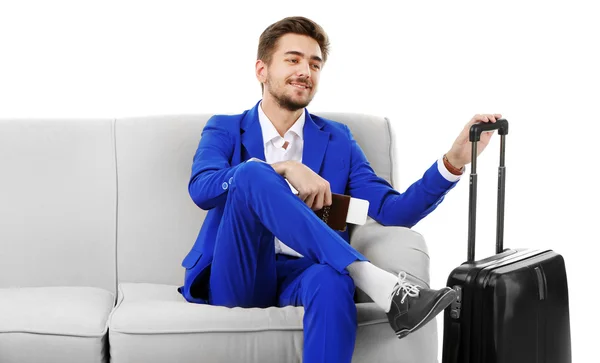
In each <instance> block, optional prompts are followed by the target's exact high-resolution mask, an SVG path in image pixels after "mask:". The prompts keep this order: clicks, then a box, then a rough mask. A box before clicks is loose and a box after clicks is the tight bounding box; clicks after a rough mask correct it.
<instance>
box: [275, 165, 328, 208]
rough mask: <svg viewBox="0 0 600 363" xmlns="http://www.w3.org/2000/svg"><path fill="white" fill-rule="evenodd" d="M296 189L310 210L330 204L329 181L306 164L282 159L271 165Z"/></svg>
mask: <svg viewBox="0 0 600 363" xmlns="http://www.w3.org/2000/svg"><path fill="white" fill-rule="evenodd" d="M272 166H273V169H275V171H277V173H278V174H280V175H282V176H283V177H284V178H286V179H287V180H288V181H289V182H290V184H292V186H293V187H294V188H295V189H296V190H297V191H298V197H300V199H301V200H302V201H303V202H304V203H306V205H307V206H309V207H310V208H311V209H312V210H315V211H316V210H319V209H321V208H323V207H324V206H329V205H331V189H330V187H329V182H328V181H327V180H325V179H323V178H321V176H320V175H319V174H317V173H315V172H314V171H312V170H311V169H310V168H309V167H308V166H306V165H304V164H302V163H300V162H297V161H293V160H290V161H284V162H281V163H275V164H273V165H272Z"/></svg>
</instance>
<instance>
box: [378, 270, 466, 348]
mask: <svg viewBox="0 0 600 363" xmlns="http://www.w3.org/2000/svg"><path fill="white" fill-rule="evenodd" d="M401 295H402V296H401ZM454 299H456V291H454V290H453V289H451V288H450V287H445V288H443V289H441V290H431V289H426V288H421V287H420V286H418V285H415V284H411V283H409V282H407V281H406V272H404V271H402V272H400V274H398V283H396V286H395V287H394V291H393V292H392V305H391V307H390V311H389V312H388V313H387V316H388V320H389V322H390V325H391V326H392V329H394V332H396V336H398V339H401V338H404V337H405V336H407V335H408V334H410V333H412V332H414V331H416V330H418V329H419V328H421V327H422V326H424V325H425V324H427V323H428V322H429V321H431V319H433V318H435V316H436V315H437V314H439V313H441V312H442V311H444V309H445V308H446V307H448V306H449V305H450V304H451V303H452V302H453V301H454Z"/></svg>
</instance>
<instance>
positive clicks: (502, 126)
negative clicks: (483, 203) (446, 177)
mask: <svg viewBox="0 0 600 363" xmlns="http://www.w3.org/2000/svg"><path fill="white" fill-rule="evenodd" d="M491 130H498V135H500V166H499V167H498V211H497V215H496V253H501V252H502V250H503V249H504V192H505V187H506V185H505V183H506V167H505V166H504V155H505V154H506V135H507V134H508V121H507V120H506V119H503V118H501V119H498V120H496V122H495V123H484V122H478V123H476V124H473V125H472V126H471V129H470V130H469V141H470V142H471V147H472V149H471V176H470V179H469V180H470V184H469V185H470V188H469V251H468V256H467V261H468V262H473V261H474V260H475V219H476V213H477V142H478V141H479V138H480V136H481V133H482V132H484V131H491Z"/></svg>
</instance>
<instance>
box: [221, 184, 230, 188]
mask: <svg viewBox="0 0 600 363" xmlns="http://www.w3.org/2000/svg"><path fill="white" fill-rule="evenodd" d="M221 186H222V187H223V190H227V187H229V184H227V183H223V184H222V185H221Z"/></svg>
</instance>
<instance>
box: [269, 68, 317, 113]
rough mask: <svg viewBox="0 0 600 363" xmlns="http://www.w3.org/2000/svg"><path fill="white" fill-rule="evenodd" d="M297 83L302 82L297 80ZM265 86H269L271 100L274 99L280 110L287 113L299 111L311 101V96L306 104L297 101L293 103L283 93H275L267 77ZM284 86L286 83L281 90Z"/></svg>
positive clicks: (271, 82) (270, 80)
mask: <svg viewBox="0 0 600 363" xmlns="http://www.w3.org/2000/svg"><path fill="white" fill-rule="evenodd" d="M299 82H304V81H303V80H299ZM267 85H268V86H269V93H270V94H271V96H273V98H274V99H275V101H276V102H277V104H278V105H279V106H280V107H281V108H283V109H286V110H288V111H292V112H294V111H297V110H300V109H302V108H304V107H306V106H308V104H309V103H310V101H312V97H311V96H309V97H308V99H307V100H306V102H297V101H294V100H293V99H292V98H291V97H290V96H288V95H286V94H285V91H282V92H281V93H280V94H277V93H275V90H274V89H273V87H272V86H273V81H272V79H271V78H270V77H267ZM286 85H287V83H286V84H284V86H283V87H282V88H285V86H286ZM308 92H310V90H308Z"/></svg>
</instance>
